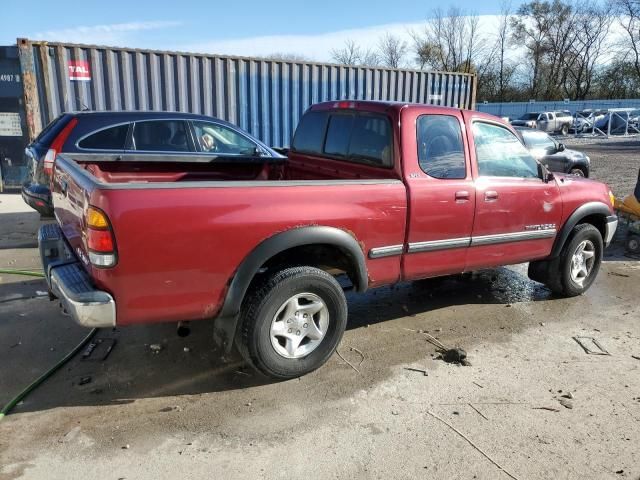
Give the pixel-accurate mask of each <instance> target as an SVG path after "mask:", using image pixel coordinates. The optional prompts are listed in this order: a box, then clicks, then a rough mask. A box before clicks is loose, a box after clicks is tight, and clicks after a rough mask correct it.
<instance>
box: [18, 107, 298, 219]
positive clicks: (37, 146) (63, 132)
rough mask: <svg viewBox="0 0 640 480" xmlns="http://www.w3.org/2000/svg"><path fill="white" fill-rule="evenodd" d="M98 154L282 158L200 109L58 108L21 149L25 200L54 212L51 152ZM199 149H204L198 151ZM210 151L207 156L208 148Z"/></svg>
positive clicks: (146, 158)
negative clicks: (193, 111)
mask: <svg viewBox="0 0 640 480" xmlns="http://www.w3.org/2000/svg"><path fill="white" fill-rule="evenodd" d="M61 153H67V154H69V153H72V154H73V157H74V158H76V159H80V160H81V159H90V158H91V157H93V156H96V155H99V156H100V158H101V159H102V160H103V161H104V160H113V161H114V162H117V161H122V160H126V161H140V162H163V161H164V162H171V161H175V160H176V157H179V159H180V161H184V162H189V161H194V162H202V161H203V158H204V159H206V161H209V162H216V163H219V162H232V163H238V164H241V163H247V162H249V163H253V162H256V161H257V162H264V161H265V160H267V159H269V158H273V159H275V160H277V161H284V160H285V159H286V157H283V156H282V155H280V154H279V153H277V152H276V151H275V150H273V149H271V148H269V147H268V146H267V145H265V144H264V143H262V142H260V141H259V140H257V139H256V138H253V137H252V136H251V135H249V134H248V133H246V132H244V131H242V130H240V129H239V128H238V127H236V126H234V125H232V124H230V123H228V122H225V121H223V120H219V119H216V118H213V117H208V116H205V115H195V114H189V113H180V112H92V111H83V112H72V113H63V114H62V115H60V116H59V117H57V118H56V119H55V120H53V121H52V122H51V123H49V125H47V127H46V128H45V129H44V130H42V132H41V133H40V135H38V137H37V138H36V139H35V140H34V141H33V143H31V144H30V145H29V146H27V148H26V149H25V155H26V161H27V165H28V166H29V174H28V175H27V178H26V180H25V182H24V183H23V186H22V198H23V199H24V201H25V202H26V203H27V204H28V205H29V206H31V207H32V208H34V209H35V210H37V211H38V212H40V214H42V215H43V216H52V215H53V205H52V202H51V192H50V191H49V183H50V179H51V172H52V171H53V165H54V162H55V158H56V156H57V155H58V154H61ZM203 153H204V155H203ZM209 153H210V154H211V156H210V157H209V156H208V155H207V154H209Z"/></svg>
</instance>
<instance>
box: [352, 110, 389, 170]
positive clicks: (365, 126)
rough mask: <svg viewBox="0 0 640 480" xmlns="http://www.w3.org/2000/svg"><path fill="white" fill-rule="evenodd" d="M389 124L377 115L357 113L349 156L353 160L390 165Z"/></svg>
mask: <svg viewBox="0 0 640 480" xmlns="http://www.w3.org/2000/svg"><path fill="white" fill-rule="evenodd" d="M392 145H393V142H392V135H391V124H390V123H389V119H387V118H386V117H382V116H379V115H358V116H356V117H355V119H354V121H353V130H352V132H351V142H350V144H349V156H350V158H351V159H352V160H353V161H354V162H363V163H371V164H374V165H376V166H380V167H392V166H393V158H392V153H393V150H392V148H391V146H392Z"/></svg>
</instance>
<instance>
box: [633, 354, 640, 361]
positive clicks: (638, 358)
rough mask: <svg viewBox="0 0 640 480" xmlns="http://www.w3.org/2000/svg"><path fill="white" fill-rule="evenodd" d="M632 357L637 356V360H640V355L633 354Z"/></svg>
mask: <svg viewBox="0 0 640 480" xmlns="http://www.w3.org/2000/svg"><path fill="white" fill-rule="evenodd" d="M631 358H635V359H636V360H640V355H631Z"/></svg>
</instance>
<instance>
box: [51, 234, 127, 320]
mask: <svg viewBox="0 0 640 480" xmlns="http://www.w3.org/2000/svg"><path fill="white" fill-rule="evenodd" d="M38 245H39V247H40V258H41V259H42V266H43V267H44V271H45V275H46V278H47V283H48V284H49V291H50V292H51V293H52V294H53V295H54V296H55V297H57V298H58V299H59V300H60V303H61V305H62V308H63V309H64V310H65V311H66V312H68V313H69V314H70V315H71V316H72V317H73V319H74V320H75V321H76V322H77V323H79V324H80V325H82V326H84V327H90V328H94V327H95V328H101V327H115V325H116V302H115V300H114V299H113V297H112V296H111V295H110V294H109V293H107V292H103V291H102V290H97V289H95V288H94V287H93V285H92V283H91V278H90V277H89V275H87V273H86V272H85V271H84V269H83V268H82V266H81V265H80V263H79V262H78V260H77V259H76V258H75V256H74V255H73V253H72V252H71V251H70V249H69V248H68V247H67V245H66V242H65V241H64V238H63V236H62V231H61V230H60V227H58V225H56V224H48V225H43V226H42V227H40V230H39V231H38Z"/></svg>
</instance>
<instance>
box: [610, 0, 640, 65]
mask: <svg viewBox="0 0 640 480" xmlns="http://www.w3.org/2000/svg"><path fill="white" fill-rule="evenodd" d="M611 5H612V7H613V9H614V11H615V12H616V13H617V14H618V15H619V22H620V25H621V26H622V28H623V29H624V32H625V37H624V41H623V46H624V47H625V49H626V52H625V53H626V54H627V55H630V57H631V62H632V63H633V67H634V69H635V71H636V76H637V78H640V0H612V2H611ZM627 55H625V57H626V56H627Z"/></svg>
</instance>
